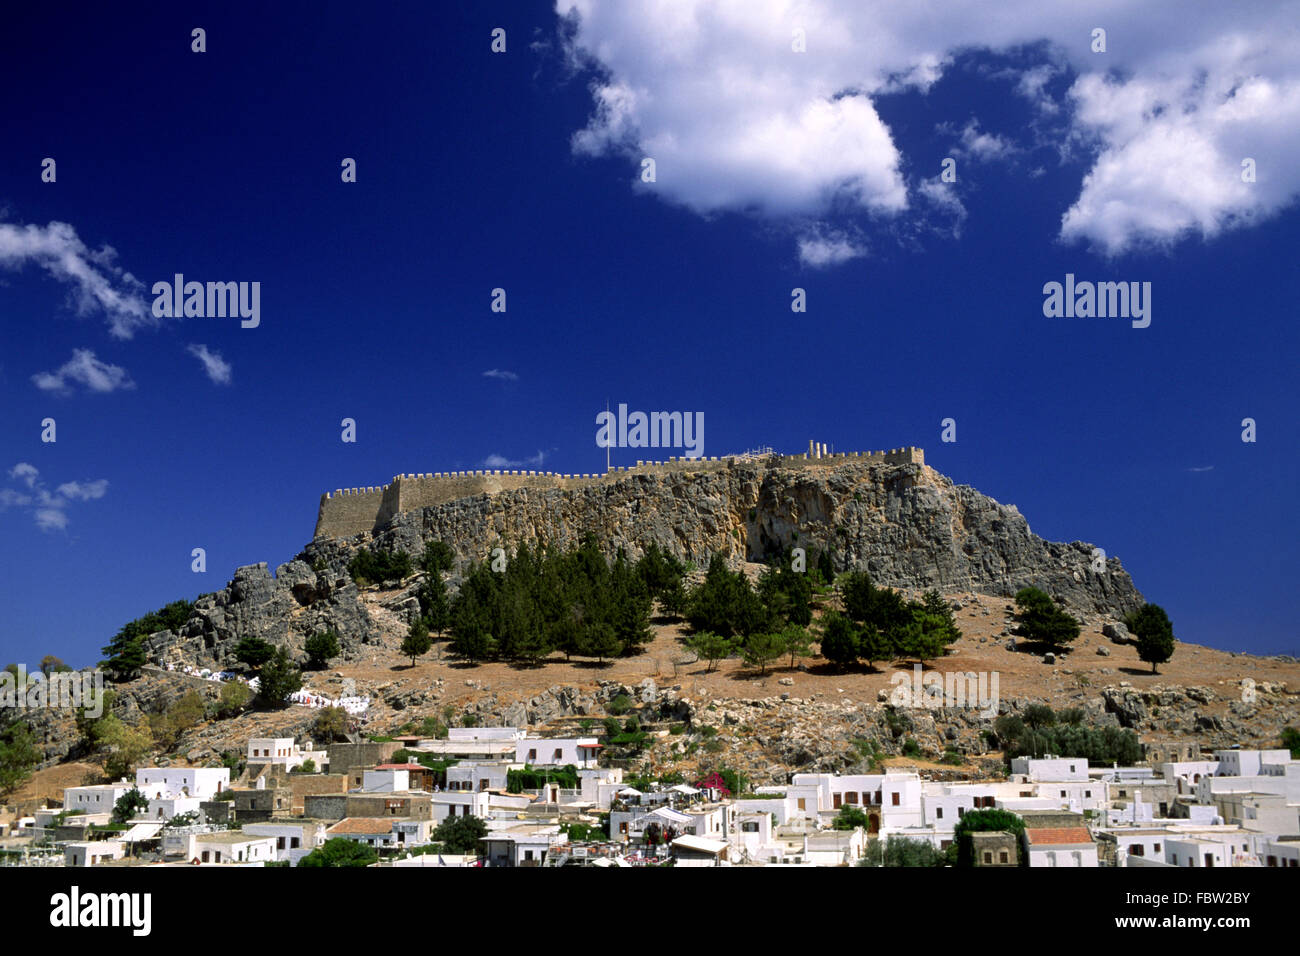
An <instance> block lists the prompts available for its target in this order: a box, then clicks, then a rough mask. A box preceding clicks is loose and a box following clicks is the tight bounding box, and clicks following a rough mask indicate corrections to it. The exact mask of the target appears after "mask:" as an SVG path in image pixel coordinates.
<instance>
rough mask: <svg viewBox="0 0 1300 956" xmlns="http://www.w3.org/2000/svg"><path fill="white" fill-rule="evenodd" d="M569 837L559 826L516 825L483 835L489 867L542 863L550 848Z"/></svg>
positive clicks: (484, 849)
mask: <svg viewBox="0 0 1300 956" xmlns="http://www.w3.org/2000/svg"><path fill="white" fill-rule="evenodd" d="M568 840H569V838H568V837H567V836H566V835H565V834H564V833H562V832H561V831H560V828H559V827H558V826H553V825H540V826H538V825H529V824H521V825H514V826H511V827H509V828H508V829H506V828H502V829H494V830H492V831H491V832H490V833H488V835H487V836H485V837H483V839H482V843H483V855H484V857H485V858H486V861H487V865H488V866H541V865H542V861H543V860H544V859H545V858H546V851H547V850H549V849H550V848H551V847H553V846H557V845H559V844H561V843H567V842H568Z"/></svg>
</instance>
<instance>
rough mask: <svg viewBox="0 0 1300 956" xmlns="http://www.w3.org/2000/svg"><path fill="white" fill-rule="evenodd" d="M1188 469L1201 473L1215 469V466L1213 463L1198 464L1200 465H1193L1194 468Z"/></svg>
mask: <svg viewBox="0 0 1300 956" xmlns="http://www.w3.org/2000/svg"><path fill="white" fill-rule="evenodd" d="M1187 470H1188V471H1190V472H1193V473H1199V472H1202V471H1214V466H1213V465H1198V466H1196V467H1193V468H1188V469H1187Z"/></svg>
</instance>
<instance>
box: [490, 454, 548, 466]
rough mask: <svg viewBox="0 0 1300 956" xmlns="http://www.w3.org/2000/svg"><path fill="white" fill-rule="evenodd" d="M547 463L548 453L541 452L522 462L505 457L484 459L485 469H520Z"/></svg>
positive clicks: (497, 456)
mask: <svg viewBox="0 0 1300 956" xmlns="http://www.w3.org/2000/svg"><path fill="white" fill-rule="evenodd" d="M544 461H546V452H543V451H539V452H538V453H537V454H536V455H533V456H532V457H530V458H524V459H522V460H516V459H513V458H507V457H506V456H505V455H495V454H493V455H488V456H487V457H486V458H484V459H483V467H484V468H519V467H521V466H523V465H541V464H542V462H544Z"/></svg>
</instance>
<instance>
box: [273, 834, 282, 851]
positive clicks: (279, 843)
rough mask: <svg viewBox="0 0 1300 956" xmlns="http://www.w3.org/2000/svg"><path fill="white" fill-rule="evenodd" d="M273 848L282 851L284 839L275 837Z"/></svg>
mask: <svg viewBox="0 0 1300 956" xmlns="http://www.w3.org/2000/svg"><path fill="white" fill-rule="evenodd" d="M275 848H276V849H277V850H283V849H284V837H276V838H275Z"/></svg>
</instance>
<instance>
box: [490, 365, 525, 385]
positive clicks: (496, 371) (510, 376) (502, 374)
mask: <svg viewBox="0 0 1300 956" xmlns="http://www.w3.org/2000/svg"><path fill="white" fill-rule="evenodd" d="M483 377H484V378H495V379H500V380H501V381H503V382H517V381H519V376H518V375H516V374H515V373H514V372H507V371H506V370H505V369H502V368H490V369H488V370H487V371H486V372H484V373H483Z"/></svg>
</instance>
